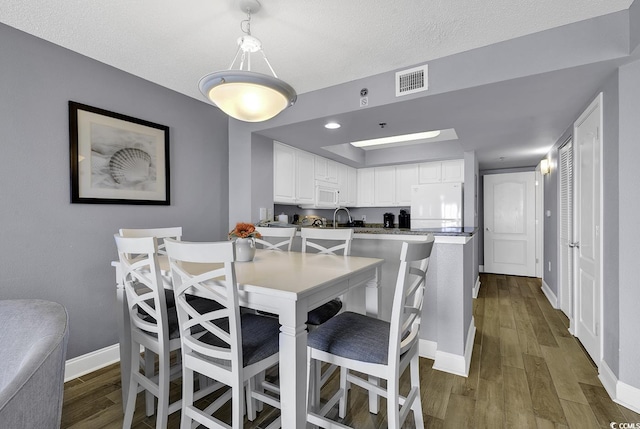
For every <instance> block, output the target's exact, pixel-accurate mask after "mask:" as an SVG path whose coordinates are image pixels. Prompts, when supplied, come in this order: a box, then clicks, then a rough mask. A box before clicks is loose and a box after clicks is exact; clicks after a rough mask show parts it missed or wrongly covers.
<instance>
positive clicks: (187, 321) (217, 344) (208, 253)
mask: <svg viewBox="0 0 640 429" xmlns="http://www.w3.org/2000/svg"><path fill="white" fill-rule="evenodd" d="M165 244H166V250H167V255H168V256H169V265H170V267H171V276H172V279H173V287H174V293H175V296H176V309H177V312H178V324H179V327H180V336H181V340H182V349H183V354H184V355H185V356H188V355H191V354H193V353H199V354H201V355H204V356H206V357H208V358H210V359H211V364H212V365H216V366H218V367H219V368H220V369H221V370H223V371H227V372H236V371H238V372H241V371H242V334H241V329H240V309H239V308H240V307H239V305H238V291H237V288H238V284H237V281H236V274H235V262H234V261H235V243H233V242H230V241H226V242H217V243H192V242H184V241H177V240H173V239H170V238H169V239H166V240H165ZM197 264H206V265H200V266H198V265H197ZM208 267H210V269H209V268H208ZM202 270H204V272H200V271H202ZM190 295H197V296H201V297H205V298H208V299H213V300H215V301H217V302H218V303H219V304H220V305H221V306H222V308H221V309H216V310H214V311H207V312H200V310H199V309H197V308H195V307H194V306H192V305H191V304H190V303H189V300H188V299H187V297H188V296H190ZM219 361H222V362H219Z"/></svg>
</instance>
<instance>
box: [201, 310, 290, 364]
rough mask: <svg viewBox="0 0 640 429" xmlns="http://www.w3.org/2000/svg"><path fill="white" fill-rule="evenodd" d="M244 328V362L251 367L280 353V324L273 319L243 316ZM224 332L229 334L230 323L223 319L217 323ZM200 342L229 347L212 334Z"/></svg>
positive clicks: (255, 315) (208, 333)
mask: <svg viewBox="0 0 640 429" xmlns="http://www.w3.org/2000/svg"><path fill="white" fill-rule="evenodd" d="M240 317H241V322H240V324H241V326H242V362H243V365H244V366H249V365H251V364H254V363H256V362H259V361H261V360H263V359H266V358H268V357H269V356H272V355H274V354H276V353H278V348H279V346H280V343H279V339H278V335H279V334H280V324H279V323H278V321H277V320H276V319H274V318H272V317H264V316H258V315H257V314H252V313H244V314H241V316H240ZM215 324H216V325H218V326H219V327H220V328H222V329H223V330H224V331H226V332H229V321H228V320H227V319H221V320H218V321H217V322H215ZM200 341H202V342H204V343H207V344H210V345H212V346H217V347H228V344H226V343H225V342H223V341H221V340H220V339H219V338H218V337H216V336H215V335H213V334H212V333H210V332H207V333H206V334H205V335H203V336H202V338H200Z"/></svg>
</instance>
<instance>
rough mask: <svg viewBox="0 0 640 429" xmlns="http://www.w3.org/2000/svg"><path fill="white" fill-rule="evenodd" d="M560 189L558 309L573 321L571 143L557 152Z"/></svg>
mask: <svg viewBox="0 0 640 429" xmlns="http://www.w3.org/2000/svg"><path fill="white" fill-rule="evenodd" d="M558 160H559V165H558V175H559V187H560V192H559V196H560V204H559V208H560V213H559V218H560V240H559V243H558V246H559V255H560V258H559V259H560V261H559V263H560V265H559V273H558V278H559V287H558V289H559V292H558V301H559V306H560V309H561V310H562V311H563V312H564V314H566V315H567V317H568V318H569V320H571V319H573V293H572V290H573V248H572V247H570V246H573V244H572V243H573V143H572V141H571V140H569V141H568V142H566V143H565V144H564V145H563V146H562V147H561V148H560V150H559V151H558Z"/></svg>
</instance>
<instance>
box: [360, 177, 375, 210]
mask: <svg viewBox="0 0 640 429" xmlns="http://www.w3.org/2000/svg"><path fill="white" fill-rule="evenodd" d="M374 175H375V174H374V169H373V168H358V170H357V176H358V187H357V189H358V192H357V205H358V207H373V206H374V205H375V203H374V190H373V188H374Z"/></svg>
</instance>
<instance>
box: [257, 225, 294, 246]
mask: <svg viewBox="0 0 640 429" xmlns="http://www.w3.org/2000/svg"><path fill="white" fill-rule="evenodd" d="M256 231H258V232H259V233H260V235H262V238H256V239H255V241H256V244H259V245H261V246H262V248H263V249H265V250H278V251H283V250H284V247H286V248H287V252H290V251H291V245H292V244H293V238H294V237H295V236H296V232H297V228H265V227H260V226H258V227H256ZM267 238H276V239H277V238H284V240H282V241H279V242H277V243H273V242H271V241H268V240H266V239H267Z"/></svg>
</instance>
